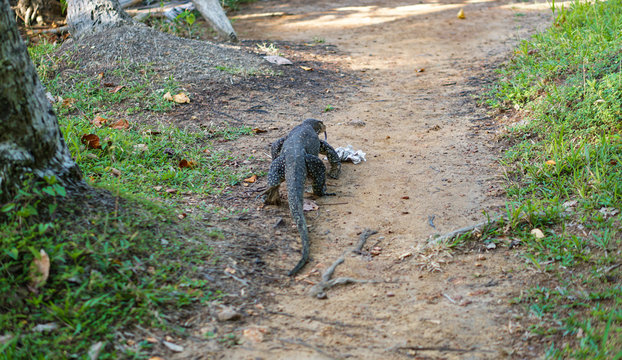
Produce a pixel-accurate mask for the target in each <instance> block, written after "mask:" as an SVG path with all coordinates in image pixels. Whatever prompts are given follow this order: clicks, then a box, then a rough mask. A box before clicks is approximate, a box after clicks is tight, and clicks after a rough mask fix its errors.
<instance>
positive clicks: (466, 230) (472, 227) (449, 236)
mask: <svg viewBox="0 0 622 360" xmlns="http://www.w3.org/2000/svg"><path fill="white" fill-rule="evenodd" d="M505 220H506V219H505V217H503V216H497V217H495V218H492V219H488V220H486V221H482V222H480V223H477V224H475V225H470V226H466V227H463V228H460V229H458V230H454V231H451V232H449V233H447V234H445V235H441V236H437V237H435V238H432V239H430V240H428V245H434V244H440V243H443V242H446V241H449V240H451V239H453V238H455V237H458V236H460V235H464V234H466V233H471V232H474V231H476V230H477V231H479V229H480V228H483V227H486V226H493V225H497V224H499V223H500V222H502V221H505Z"/></svg>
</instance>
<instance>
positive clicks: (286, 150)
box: [261, 119, 341, 276]
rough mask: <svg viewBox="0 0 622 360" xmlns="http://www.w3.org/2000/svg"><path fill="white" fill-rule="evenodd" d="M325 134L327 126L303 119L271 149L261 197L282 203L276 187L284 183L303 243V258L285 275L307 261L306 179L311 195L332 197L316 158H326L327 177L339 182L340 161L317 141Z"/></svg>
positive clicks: (319, 161) (292, 272) (319, 122)
mask: <svg viewBox="0 0 622 360" xmlns="http://www.w3.org/2000/svg"><path fill="white" fill-rule="evenodd" d="M321 132H323V133H324V139H326V126H325V125H324V123H323V122H322V121H320V120H316V119H306V120H304V121H303V122H302V124H300V125H298V126H296V127H295V128H293V129H292V131H290V132H289V134H288V135H287V136H284V137H282V138H280V139H278V140H277V141H275V142H274V143H273V144H272V146H271V149H270V152H271V155H272V164H270V170H269V172H268V188H267V189H266V190H265V191H264V192H263V193H262V194H261V195H263V199H264V204H276V205H279V204H280V203H281V199H280V197H279V185H280V184H281V183H282V182H283V180H285V181H286V183H287V202H288V204H289V211H290V213H291V215H292V219H293V220H294V222H295V223H296V226H297V227H298V233H299V234H300V238H301V240H302V258H301V259H300V261H299V262H298V264H296V266H295V267H294V268H293V269H292V270H291V271H290V272H289V273H288V275H289V276H293V275H295V274H296V273H297V272H298V271H300V270H301V269H302V268H303V267H304V266H305V264H306V263H307V261H309V230H308V229H307V222H306V220H305V216H304V213H303V196H304V186H305V181H306V179H307V176H310V177H311V179H312V180H313V193H314V194H315V195H318V196H328V195H335V194H334V193H327V192H326V175H325V174H326V167H325V166H324V163H323V162H322V160H320V158H319V157H318V154H324V155H326V156H327V157H328V161H329V163H330V171H329V173H328V176H330V177H331V178H334V179H336V178H338V177H339V173H340V172H341V161H340V159H339V156H338V155H337V153H336V152H335V150H334V149H333V148H332V147H331V146H330V145H329V144H328V143H327V142H326V140H320V139H319V138H318V134H320V133H321Z"/></svg>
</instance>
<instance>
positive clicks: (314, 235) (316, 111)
mask: <svg viewBox="0 0 622 360" xmlns="http://www.w3.org/2000/svg"><path fill="white" fill-rule="evenodd" d="M461 8H462V9H464V14H465V16H466V18H465V19H458V18H457V16H456V15H457V13H458V11H459V9H461ZM235 17H236V21H235V27H236V30H237V31H238V34H239V36H240V38H243V39H256V40H262V41H265V42H267V43H270V42H275V44H276V46H277V47H279V48H280V49H281V50H282V52H283V55H284V56H285V57H293V58H291V60H293V61H294V63H295V64H294V66H293V68H295V69H296V70H294V69H292V67H289V68H288V70H286V71H287V72H286V73H285V74H284V78H285V79H287V77H288V76H289V75H288V74H290V73H292V72H294V71H299V70H298V67H299V66H300V65H304V66H307V67H309V64H310V62H312V61H313V59H315V60H317V62H316V63H315V64H314V66H311V67H313V68H314V70H313V71H308V73H309V74H308V75H309V76H310V77H309V79H310V80H309V81H308V83H304V82H303V83H302V85H303V86H300V85H301V84H300V78H293V77H292V78H291V79H292V84H291V85H289V86H285V85H284V84H282V83H279V84H273V85H272V88H271V91H273V95H269V94H267V93H266V89H265V88H262V87H261V86H258V85H257V84H253V85H252V86H249V87H248V89H246V91H245V92H244V93H242V94H239V93H238V94H237V95H236V94H235V91H234V90H233V89H228V90H227V91H228V93H227V94H228V95H227V96H225V93H223V94H221V95H222V96H219V97H218V98H217V99H216V100H217V101H220V104H221V105H222V106H221V107H220V109H221V110H220V111H227V112H228V114H229V115H230V117H232V118H234V119H236V120H237V121H240V122H244V123H250V124H254V125H256V126H258V127H261V128H262V129H267V130H270V131H269V132H268V133H265V134H261V135H258V136H255V137H253V138H252V139H245V140H242V141H238V142H236V143H229V144H223V146H224V147H227V148H229V149H230V150H231V151H234V152H245V151H246V152H255V153H256V156H257V158H258V161H257V163H255V164H253V165H251V168H253V166H254V169H255V170H263V171H266V170H267V168H268V164H269V158H268V156H267V152H268V151H267V149H268V145H269V143H270V142H271V141H273V140H274V139H276V138H278V137H280V136H282V135H283V134H284V133H285V132H286V131H287V130H288V129H290V128H291V127H293V126H294V125H295V124H297V123H298V122H299V121H300V120H302V119H304V118H305V117H309V116H312V117H317V118H320V119H322V120H324V121H325V122H326V124H327V127H328V134H329V142H330V143H331V144H332V145H333V146H335V147H337V146H345V145H348V144H351V145H353V146H354V148H355V149H362V150H363V151H364V152H366V153H367V162H365V163H362V164H358V165H353V164H349V163H345V164H344V166H343V170H342V176H341V178H340V179H339V180H329V181H328V187H329V189H330V191H335V192H337V196H336V197H331V198H320V199H316V201H317V203H318V205H319V210H318V211H314V212H309V213H307V219H308V222H309V224H310V229H311V239H312V247H311V254H312V261H311V262H310V263H309V264H308V265H307V267H306V268H305V269H304V270H303V272H302V273H301V275H300V276H298V277H297V278H296V279H294V280H290V279H287V278H286V277H285V276H284V275H285V273H286V272H287V271H288V270H289V269H290V268H291V267H293V265H294V264H295V263H296V262H297V260H298V257H299V253H298V252H297V251H294V249H298V248H299V239H298V235H297V232H296V230H295V228H294V227H292V226H291V221H290V219H289V212H288V209H287V207H286V206H282V207H266V208H262V207H261V206H260V203H259V202H258V201H255V200H254V197H255V195H256V194H257V192H258V191H259V190H261V189H262V185H265V179H261V181H259V182H258V183H256V184H253V185H251V186H249V187H243V186H239V187H237V188H235V189H232V191H231V192H230V193H229V194H228V195H227V196H223V197H220V198H218V199H215V200H214V201H216V202H220V203H223V204H227V206H229V207H231V208H236V207H237V208H239V209H244V208H249V207H250V210H249V211H248V212H247V213H246V214H245V215H244V217H242V218H240V219H237V220H236V221H238V222H239V223H240V226H245V227H248V230H247V231H248V233H250V234H252V233H253V232H254V233H256V234H260V235H257V236H259V237H261V239H263V240H262V241H264V242H265V243H266V244H267V243H270V244H271V246H270V251H269V252H265V253H262V254H260V255H258V256H261V257H262V260H261V261H262V262H265V264H266V265H265V268H264V269H265V273H264V275H266V276H269V277H270V279H272V281H267V282H263V284H264V285H263V288H262V291H261V293H262V294H261V295H260V296H257V297H253V298H248V297H244V292H245V290H244V288H245V286H246V285H244V284H243V283H240V284H239V285H240V286H239V291H240V298H239V299H238V300H240V299H244V300H240V301H239V302H238V304H239V309H240V311H242V312H243V315H245V316H244V317H243V320H242V321H241V322H236V323H235V325H232V324H229V325H223V323H218V322H215V321H214V318H213V316H212V317H211V318H210V317H206V318H205V319H204V322H203V323H202V324H198V323H197V324H195V325H194V326H193V330H192V331H195V333H196V334H197V338H198V337H199V336H200V335H201V334H204V333H206V332H208V331H211V332H214V331H215V332H216V333H220V334H222V333H223V331H229V332H233V333H234V334H236V336H237V337H238V340H237V343H238V345H236V346H232V347H230V348H227V349H225V348H223V345H226V344H224V343H223V341H220V342H214V341H212V342H206V341H199V340H196V341H194V342H193V341H188V342H187V343H186V344H184V345H185V349H186V350H185V351H184V352H182V353H180V354H177V355H176V356H175V357H174V358H188V359H190V358H192V359H196V358H205V359H208V358H209V359H212V358H220V359H332V358H336V359H341V358H355V359H401V358H416V359H499V358H536V357H538V356H540V355H542V353H543V349H544V347H545V346H547V344H543V343H540V341H539V340H538V339H537V338H531V336H530V335H529V333H528V332H527V325H528V323H529V319H527V318H526V317H525V314H524V313H523V312H522V309H521V308H519V307H517V306H513V305H512V304H511V301H512V299H513V298H515V297H518V296H520V294H521V289H523V288H525V287H526V286H529V285H530V284H533V283H534V281H536V279H537V278H538V276H537V274H534V273H532V272H530V271H529V270H527V268H526V266H524V265H523V264H524V261H523V260H522V258H521V256H520V253H517V252H516V251H515V250H509V249H508V248H507V247H498V248H496V249H491V250H486V248H485V247H484V246H482V245H481V244H476V245H474V246H472V247H469V248H463V249H461V250H458V251H452V252H448V251H446V249H443V248H436V249H432V250H430V249H425V250H424V249H423V245H425V244H426V240H427V239H428V238H429V236H430V235H433V234H439V233H444V232H448V231H450V230H453V229H456V228H459V227H462V226H466V225H469V224H473V223H475V222H479V221H482V220H484V219H485V215H484V214H483V211H486V212H488V213H491V214H495V213H499V212H501V211H502V206H503V201H504V199H503V197H502V195H503V192H502V190H501V182H500V181H501V176H500V175H501V174H500V172H501V169H500V168H499V166H498V163H497V159H498V158H499V156H500V149H499V148H500V145H498V142H497V140H496V137H495V134H496V131H497V125H496V124H495V122H494V119H493V118H491V116H489V115H488V114H487V110H486V109H485V108H480V107H478V106H477V105H476V101H475V99H474V97H476V96H477V95H479V94H481V92H482V88H483V87H484V86H485V85H486V84H488V83H489V82H490V81H491V79H492V78H493V76H494V75H493V70H494V68H495V67H496V66H498V65H499V64H500V62H501V61H503V60H504V59H506V58H507V57H509V56H510V55H511V51H512V49H513V47H514V46H515V45H516V44H517V42H518V41H519V40H521V39H524V38H526V37H527V36H528V35H530V34H532V33H533V32H534V31H536V30H538V29H542V28H543V27H544V26H545V25H546V24H548V23H549V14H548V12H547V11H546V6H542V4H540V5H534V4H525V3H522V4H513V3H510V2H507V1H491V2H468V3H452V2H450V1H434V2H432V1H418V2H412V1H410V2H409V1H389V0H385V1H382V0H380V1H347V0H332V1H302V0H296V1H288V2H283V1H271V0H268V1H260V2H256V3H254V4H252V5H250V6H248V7H246V8H244V9H243V10H242V11H240V12H239V13H237V14H236V16H235ZM322 41H325V43H322ZM245 44H246V45H249V43H248V42H247V43H245ZM293 44H299V47H300V48H298V49H293V48H292V47H295V45H293ZM301 44H302V45H301ZM326 44H330V45H334V46H336V48H335V49H334V52H333V50H332V48H330V47H327V45H326ZM250 45H252V43H250ZM315 46H317V49H318V51H317V53H314V49H316V48H315ZM297 57H299V58H297ZM312 65H313V64H312ZM283 69H285V67H283ZM303 71H304V70H303ZM314 71H315V72H319V73H320V74H322V72H323V74H324V75H326V77H325V78H324V80H322V79H321V78H315V79H314V78H313V76H315V75H312V73H314ZM299 75H300V76H304V73H302V74H299ZM344 78H346V79H345V80H344ZM326 80H328V81H326ZM279 81H283V79H281V80H279ZM294 83H295V84H298V85H294ZM305 85H307V86H305ZM264 86H268V87H270V85H266V84H264ZM307 88H308V90H309V92H306V90H307ZM318 89H321V90H322V91H321V92H318V91H317V90H318ZM322 93H323V94H322ZM320 94H322V95H320ZM257 105H260V106H257ZM327 105H331V106H332V107H333V108H334V110H332V111H329V112H323V111H324V110H325V108H326V106H327ZM244 110H250V112H251V115H249V112H248V111H246V112H244ZM255 110H264V112H263V113H261V112H260V113H257V112H255ZM231 114H233V115H231ZM363 124H364V125H363ZM258 149H259V150H258ZM261 160H263V161H261ZM280 219H283V222H284V224H285V225H282V223H281V221H280ZM279 224H281V225H279ZM364 229H373V230H377V231H378V234H376V235H374V236H372V237H371V238H370V239H369V240H368V242H367V244H366V246H365V247H364V248H363V252H362V254H360V255H355V254H348V256H346V261H345V262H344V263H343V264H342V265H340V266H339V267H338V268H337V271H336V273H335V276H347V277H352V278H357V279H365V280H373V282H369V283H361V284H354V285H345V286H341V287H335V288H332V289H330V290H328V292H327V298H326V299H323V300H320V299H317V298H312V297H310V296H309V294H308V293H309V290H310V288H311V287H312V285H313V284H315V283H317V282H318V281H319V280H320V275H321V272H322V271H323V270H325V269H326V268H327V267H328V266H330V264H331V263H332V262H333V261H334V260H335V259H337V258H338V257H339V256H340V255H341V254H342V253H343V252H344V251H346V250H347V249H349V248H351V247H352V246H353V245H354V243H356V241H357V237H358V235H359V234H360V233H361V232H362V231H363V230H364ZM266 237H267V238H268V240H267V242H266V239H265V238H266ZM251 238H252V236H251ZM245 239H246V240H242V239H240V241H248V239H249V237H246V238H245ZM275 245H276V246H275ZM258 251H259V250H258ZM251 267H252V266H251ZM238 275H240V276H243V275H245V273H244V272H242V273H240V274H238ZM223 329H226V330H223Z"/></svg>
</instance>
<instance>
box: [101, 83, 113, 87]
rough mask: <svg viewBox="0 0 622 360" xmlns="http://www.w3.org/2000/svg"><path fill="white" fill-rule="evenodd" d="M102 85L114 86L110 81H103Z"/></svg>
mask: <svg viewBox="0 0 622 360" xmlns="http://www.w3.org/2000/svg"><path fill="white" fill-rule="evenodd" d="M102 85H104V86H105V87H114V86H115V85H114V83H111V82H105V83H103V84H102Z"/></svg>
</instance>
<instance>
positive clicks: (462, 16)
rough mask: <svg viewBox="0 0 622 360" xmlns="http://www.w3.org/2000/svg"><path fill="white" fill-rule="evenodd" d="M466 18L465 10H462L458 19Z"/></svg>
mask: <svg viewBox="0 0 622 360" xmlns="http://www.w3.org/2000/svg"><path fill="white" fill-rule="evenodd" d="M465 18H466V16H464V10H463V9H460V11H458V19H465Z"/></svg>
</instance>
